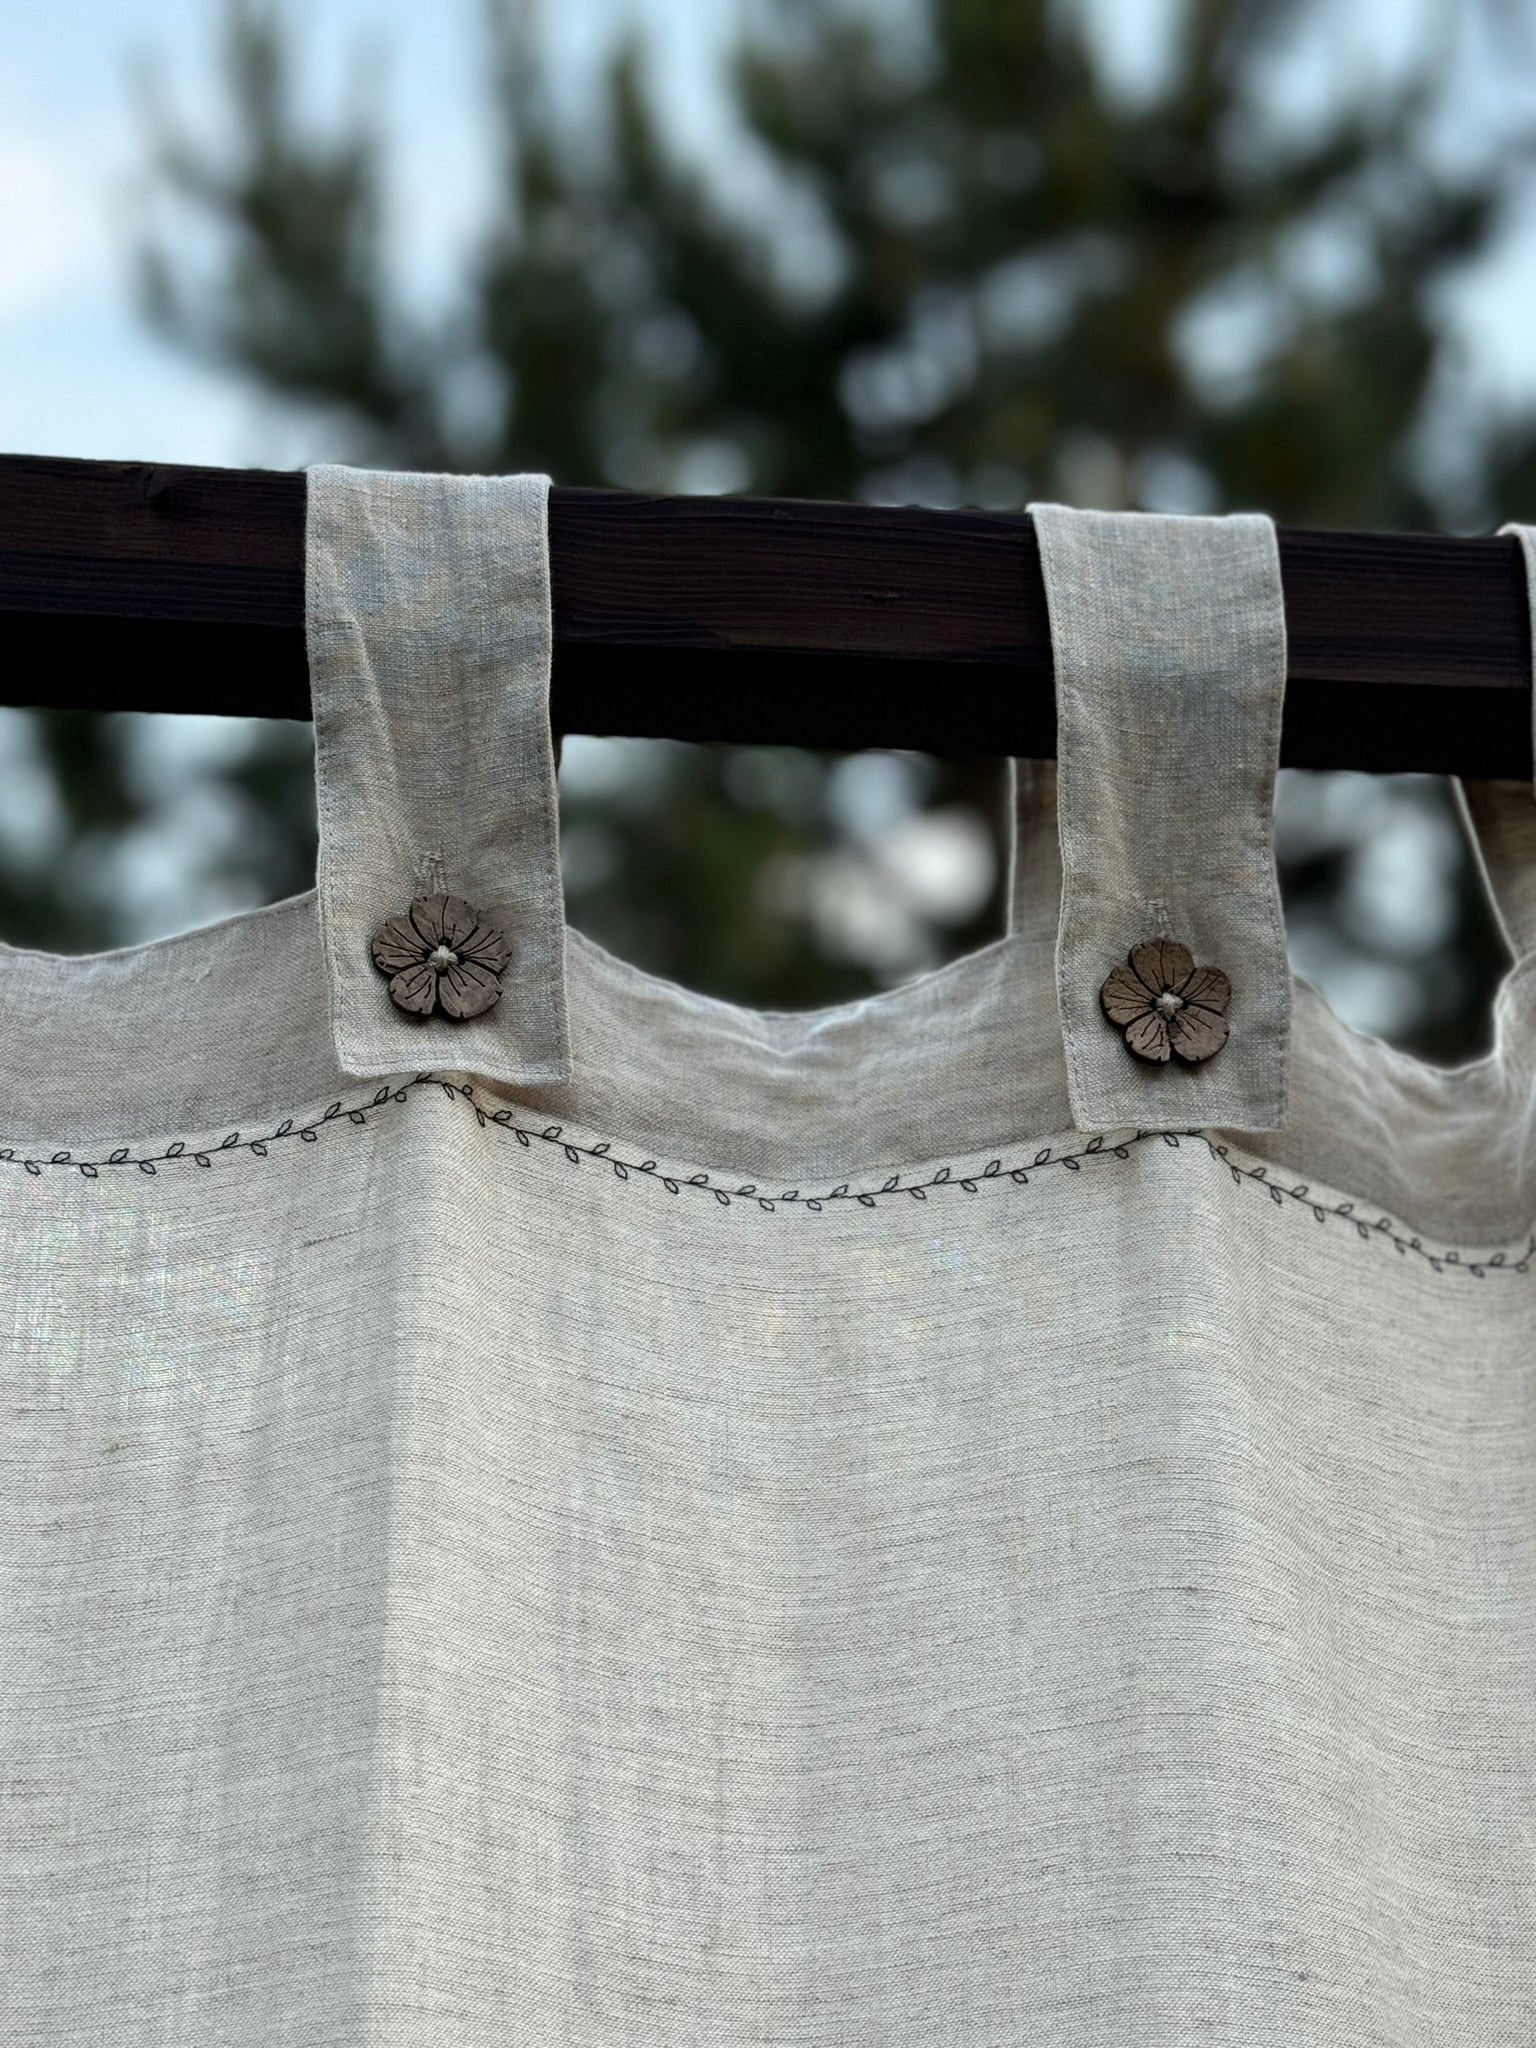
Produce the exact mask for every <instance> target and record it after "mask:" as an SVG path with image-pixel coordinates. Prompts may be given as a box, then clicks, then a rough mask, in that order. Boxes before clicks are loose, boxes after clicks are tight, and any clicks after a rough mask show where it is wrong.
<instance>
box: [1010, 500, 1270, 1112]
mask: <svg viewBox="0 0 1536 2048" xmlns="http://www.w3.org/2000/svg"><path fill="white" fill-rule="evenodd" d="M1029 509H1030V512H1031V514H1032V517H1033V520H1034V528H1035V533H1036V536H1037V539H1038V541H1039V547H1040V561H1041V568H1042V570H1043V572H1044V578H1045V590H1046V600H1047V606H1048V610H1049V615H1050V623H1051V639H1052V648H1053V654H1054V660H1055V671H1056V711H1057V759H1056V789H1057V807H1058V826H1059V834H1060V847H1061V868H1062V887H1061V910H1060V919H1059V923H1058V928H1057V942H1056V983H1057V996H1058V1001H1059V1005H1060V1010H1061V1024H1062V1033H1063V1039H1064V1044H1065V1051H1066V1067H1067V1082H1068V1094H1069V1099H1070V1102H1071V1105H1072V1112H1073V1118H1074V1121H1075V1124H1076V1127H1077V1128H1078V1129H1079V1130H1085V1131H1111V1130H1124V1129H1128V1128H1132V1127H1136V1128H1140V1129H1146V1130H1173V1129H1180V1128H1191V1127H1195V1126H1199V1125H1209V1126H1215V1127H1222V1128H1227V1129H1232V1130H1236V1131H1269V1130H1283V1129H1284V1128H1285V1125H1286V1119H1287V1113H1288V1086H1289V1050H1290V1015H1291V978H1290V965H1289V957H1288V954H1287V951H1286V942H1285V925H1284V919H1283V915H1282V911H1281V905H1280V888H1279V878H1278V875H1277V873H1276V869H1275V857H1274V785H1275V775H1276V771H1277V768H1278V765H1279V755H1280V721H1281V712H1282V707H1283V701H1284V694H1285V669H1286V644H1285V608H1284V599H1283V593H1282V588H1281V582H1280V566H1279V554H1278V549H1277V547H1276V543H1275V532H1274V526H1273V523H1272V522H1271V521H1270V520H1269V519H1268V518H1267V517H1265V516H1263V515H1262V514H1257V513H1238V514H1233V515H1230V516H1226V517H1221V518H1187V517H1178V516H1173V515H1164V514H1156V513H1145V512H1132V513H1118V512H1117V513H1107V512H1085V511H1077V510H1074V509H1072V508H1070V507H1068V506H1065V505H1032V506H1031V507H1030V508H1029ZM1159 940H1166V941H1170V942H1171V945H1169V946H1167V947H1162V948H1155V947H1153V946H1152V945H1151V944H1150V942H1154V941H1159ZM1133 950H1134V951H1136V955H1137V959H1138V960H1139V961H1140V962H1141V964H1142V967H1143V968H1144V969H1145V968H1146V965H1147V963H1148V962H1149V961H1154V962H1160V963H1161V964H1162V968H1163V970H1164V971H1163V972H1162V974H1161V977H1160V979H1159V986H1158V987H1156V988H1149V990H1148V1001H1147V1005H1146V1014H1145V1015H1142V1014H1139V1013H1138V1014H1135V1015H1133V1007H1134V1006H1133V1005H1131V1003H1130V1002H1129V1000H1128V994H1127V990H1128V988H1129V987H1130V985H1129V984H1127V983H1125V982H1124V981H1119V982H1115V983H1112V984H1111V989H1110V996H1109V999H1108V1008H1109V1010H1110V1012H1111V1013H1112V1014H1109V1015H1107V1014H1106V1005H1105V1004H1104V1003H1101V999H1100V991H1101V989H1103V988H1104V986H1105V984H1106V982H1107V981H1109V979H1110V977H1111V976H1112V975H1113V974H1114V973H1115V970H1117V969H1123V970H1126V971H1127V972H1128V973H1130V974H1131V975H1132V981H1133V982H1134V980H1135V970H1134V969H1133V968H1130V967H1128V961H1129V959H1130V956H1131V955H1132V953H1133ZM1191 963H1192V964H1191ZM1186 967H1188V968H1190V974H1189V976H1188V977H1186V975H1185V969H1186ZM1143 978H1145V977H1144V976H1143ZM1163 982H1166V983H1167V987H1166V988H1164V987H1163V986H1162V983H1163ZM1138 986H1139V984H1138ZM1180 988H1182V990H1183V993H1182V994H1179V993H1178V992H1177V991H1178V990H1179V989H1180ZM1186 1004H1188V1005H1189V1007H1188V1008H1186V1007H1185V1005H1186ZM1170 1033H1171V1034H1172V1051H1171V1052H1170V1051H1169V1043H1170ZM1159 1051H1161V1054H1162V1057H1161V1059H1160V1060H1159V1059H1158V1058H1157V1057H1156V1055H1157V1053H1158V1052H1159ZM1138 1052H1140V1053H1141V1054H1143V1055H1146V1054H1151V1055H1152V1057H1151V1058H1149V1057H1145V1056H1143V1057H1138V1056H1136V1055H1137V1053H1138Z"/></svg>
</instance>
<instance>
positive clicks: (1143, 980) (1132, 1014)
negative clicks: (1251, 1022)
mask: <svg viewBox="0 0 1536 2048" xmlns="http://www.w3.org/2000/svg"><path fill="white" fill-rule="evenodd" d="M1126 958H1127V962H1128V964H1127V965H1126V966H1125V967H1116V968H1114V969H1113V970H1112V971H1111V973H1110V975H1109V977H1108V979H1107V980H1106V981H1105V983H1104V986H1103V987H1102V988H1101V989H1100V990H1099V1003H1100V1005H1101V1007H1102V1009H1103V1011H1104V1014H1105V1016H1106V1017H1107V1018H1108V1019H1109V1021H1110V1023H1111V1024H1117V1025H1119V1026H1120V1027H1121V1028H1122V1029H1123V1031H1124V1033H1125V1043H1126V1046H1127V1047H1128V1049H1129V1050H1130V1051H1131V1052H1133V1053H1134V1054H1135V1055H1136V1057H1137V1059H1139V1060H1146V1061H1147V1062H1148V1063H1149V1064H1153V1065H1161V1064H1163V1063H1164V1062H1166V1061H1167V1059H1168V1058H1169V1056H1170V1054H1172V1053H1177V1054H1178V1056H1179V1058H1180V1059H1181V1060H1188V1061H1189V1063H1190V1064H1191V1065H1194V1063H1195V1062H1196V1061H1198V1060H1208V1059H1210V1057H1211V1056H1212V1054H1213V1053H1218V1052H1220V1051H1221V1048H1222V1047H1223V1046H1224V1045H1225V1044H1226V1042H1227V1005H1228V1003H1229V1002H1230V1001H1231V999H1232V984H1231V982H1229V981H1228V979H1227V977H1226V975H1225V974H1223V973H1222V971H1221V969H1220V968H1219V967H1197V966H1196V965H1195V956H1194V954H1193V953H1191V952H1190V950H1189V948H1188V947H1187V946H1181V945H1180V944H1179V943H1178V941H1177V940H1176V939H1143V940H1142V942H1141V944H1140V945H1139V946H1132V948H1131V950H1130V952H1129V954H1128V955H1127V956H1126Z"/></svg>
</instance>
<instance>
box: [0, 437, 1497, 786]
mask: <svg viewBox="0 0 1536 2048" xmlns="http://www.w3.org/2000/svg"><path fill="white" fill-rule="evenodd" d="M549 524H550V578H551V584H552V589H553V598H554V623H555V653H554V663H553V668H552V672H551V704H550V716H551V723H552V725H553V726H554V728H555V730H556V731H557V732H561V733H566V732H572V733H601V734H622V735H627V736H640V737H656V738H671V739H684V740H703V741H716V742H726V741H729V742H735V743H737V744H743V745H744V744H763V745H783V746H803V747H821V748H831V749H837V750H840V751H841V750H848V751H851V750H855V749H859V748H865V747H908V748H914V749H917V750H919V751H922V752H926V753H933V754H949V755H955V754H1021V755H1030V756H1033V757H1035V758H1037V759H1044V758H1047V757H1050V756H1052V755H1054V753H1055V750H1056V731H1055V726H1056V716H1055V701H1054V689H1053V681H1052V673H1051V650H1050V634H1049V629H1048V623H1047V619H1046V610H1045V593H1044V589H1043V586H1042V584H1041V580H1040V565H1039V557H1038V555H1037V552H1036V548H1035V541H1034V534H1033V530H1032V526H1031V522H1030V519H1029V516H1028V515H1027V514H1026V513H1023V512H984V511H979V510H963V511H944V512H940V511H927V510H923V509H921V508H918V507H909V506H902V507H880V506H868V505H848V504H835V503H822V502H820V501H817V500H811V499H802V498H715V497H711V498H685V497H663V496H652V495H649V494H647V493H644V492H634V491H604V490H575V489H564V488H555V489H553V490H552V492H551V496H550V508H549ZM303 528H304V478H303V475H302V473H300V472H283V471H265V470H220V469H192V468H175V467H165V466H157V465H151V464H147V463H127V462H76V461H64V460H58V459H50V458H44V457H40V456H27V455H11V456H0V655H3V661H0V703H7V704H19V705H37V706H68V707H77V708H83V709H91V710H103V711H107V710H113V711H197V712H223V713H228V714H232V715H234V714H239V715H244V716H257V717H265V718H297V719H303V718H307V717H308V716H309V715H310V701H309V681H308V674H307V669H306V664H305V656H304V624H303V622H304V589H303V580H304V547H303ZM1280 558H1281V570H1282V574H1283V578H1284V583H1285V598H1286V621H1287V632H1288V642H1289V652H1290V667H1289V676H1288V680H1287V685H1286V703H1285V722H1284V732H1283V736H1282V742H1281V759H1282V761H1283V762H1285V763H1286V764H1288V765H1290V766H1294V767H1316V768H1363V769H1368V770H1371V771H1374V772H1385V771H1404V770H1420V771H1423V772H1426V773H1432V774H1458V775H1468V776H1510V777H1516V778H1529V777H1530V775H1531V772H1532V760H1531V666H1530V663H1531V654H1530V628H1529V622H1528V612H1527V607H1526V596H1525V581H1524V576H1523V573H1522V568H1521V563H1520V556H1519V548H1518V543H1517V542H1516V541H1514V540H1513V539H1497V538H1490V539H1476V540H1455V539H1446V538H1443V537H1440V536H1436V535H1429V534H1384V533H1324V532H1311V531H1302V530H1297V529H1294V528H1282V529H1281V533H1280Z"/></svg>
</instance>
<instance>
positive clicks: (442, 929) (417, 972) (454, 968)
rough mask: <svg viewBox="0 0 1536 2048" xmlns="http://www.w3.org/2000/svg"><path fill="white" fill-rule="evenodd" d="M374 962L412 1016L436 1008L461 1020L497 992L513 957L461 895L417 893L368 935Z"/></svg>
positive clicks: (482, 1008) (473, 1014)
mask: <svg viewBox="0 0 1536 2048" xmlns="http://www.w3.org/2000/svg"><path fill="white" fill-rule="evenodd" d="M369 951H370V953H371V954H372V956H373V964H374V966H375V967H377V968H378V970H379V972H380V973H381V974H387V975H389V976H390V977H391V979H390V984H389V993H390V997H391V999H392V1000H393V1001H394V1003H395V1004H396V1006H397V1007H398V1008H399V1009H402V1010H404V1011H406V1012H407V1014H408V1015H410V1016H412V1017H430V1016H431V1015H432V1013H433V1011H434V1010H438V1009H440V1010H441V1011H442V1012H443V1015H444V1016H445V1017H452V1018H454V1019H456V1020H459V1021H462V1020H463V1019H464V1018H467V1017H479V1016H482V1015H483V1014H484V1012H485V1011H487V1010H488V1009H489V1008H490V1007H491V1005H492V1004H493V1003H494V1002H496V1001H497V999H498V998H499V997H500V995H501V975H502V971H503V969H504V968H505V967H506V964H507V961H508V960H509V959H510V958H511V949H510V948H509V947H508V945H507V942H506V939H505V938H504V937H503V936H502V934H501V933H500V932H499V931H497V929H496V927H495V926H494V925H490V924H482V923H481V922H480V916H479V913H478V911H475V910H472V909H471V908H470V906H469V904H467V903H466V902H465V901H464V898H463V897H462V896H418V897H417V898H416V900H415V902H414V903H413V904H412V905H411V907H410V909H409V910H407V911H405V912H404V913H403V914H402V915H400V916H398V917H387V918H386V919H385V920H384V922H383V923H382V924H381V925H380V926H379V928H378V930H377V931H376V932H375V933H374V935H373V937H372V939H371V940H370V941H369Z"/></svg>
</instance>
